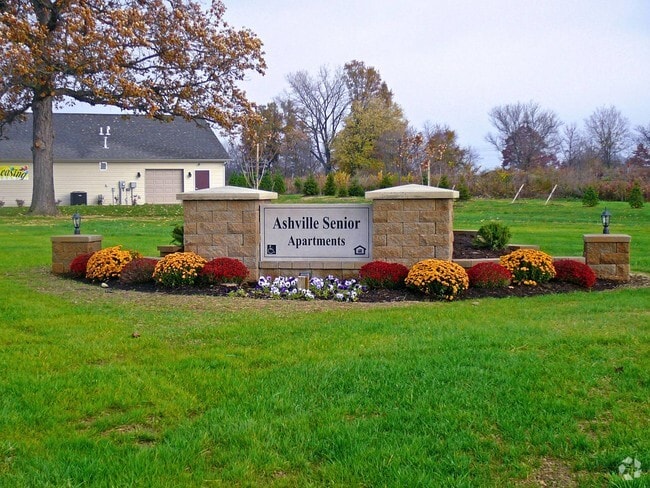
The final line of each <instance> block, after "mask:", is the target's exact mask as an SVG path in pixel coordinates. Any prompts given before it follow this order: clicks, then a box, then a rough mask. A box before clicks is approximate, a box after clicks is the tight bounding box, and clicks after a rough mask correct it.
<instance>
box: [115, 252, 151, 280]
mask: <svg viewBox="0 0 650 488" xmlns="http://www.w3.org/2000/svg"><path fill="white" fill-rule="evenodd" d="M156 263H158V260H157V259H153V258H135V259H134V260H133V261H131V262H129V263H127V264H126V265H125V266H124V268H122V272H121V273H120V282H122V283H127V284H133V283H148V282H149V281H153V271H154V269H155V268H156Z"/></svg>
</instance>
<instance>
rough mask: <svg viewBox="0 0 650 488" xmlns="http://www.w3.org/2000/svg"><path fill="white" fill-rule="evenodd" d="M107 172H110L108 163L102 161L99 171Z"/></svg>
mask: <svg viewBox="0 0 650 488" xmlns="http://www.w3.org/2000/svg"><path fill="white" fill-rule="evenodd" d="M107 170H108V163H107V162H106V161H100V162H99V171H107Z"/></svg>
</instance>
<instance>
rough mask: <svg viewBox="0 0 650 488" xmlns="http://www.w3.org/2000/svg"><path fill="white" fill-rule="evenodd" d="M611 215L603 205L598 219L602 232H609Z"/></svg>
mask: <svg viewBox="0 0 650 488" xmlns="http://www.w3.org/2000/svg"><path fill="white" fill-rule="evenodd" d="M611 216H612V214H611V213H609V211H608V210H607V207H605V210H603V213H601V214H600V220H602V222H603V234H609V218H610V217H611Z"/></svg>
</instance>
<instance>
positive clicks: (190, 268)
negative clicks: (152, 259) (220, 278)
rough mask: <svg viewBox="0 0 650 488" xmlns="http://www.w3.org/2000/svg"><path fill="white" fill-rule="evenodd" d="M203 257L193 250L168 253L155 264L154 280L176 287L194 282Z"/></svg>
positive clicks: (203, 260) (203, 263) (203, 264)
mask: <svg viewBox="0 0 650 488" xmlns="http://www.w3.org/2000/svg"><path fill="white" fill-rule="evenodd" d="M205 263H206V261H205V259H204V258H202V257H201V256H199V255H198V254H196V253H193V252H189V251H188V252H175V253H173V254H168V255H167V256H165V257H164V258H162V259H161V260H160V261H158V263H157V264H156V267H155V269H154V272H153V277H154V279H155V280H156V282H158V283H160V284H162V285H164V286H168V287H170V288H176V287H180V286H188V285H193V284H194V283H196V280H197V278H198V275H199V271H201V268H203V266H205Z"/></svg>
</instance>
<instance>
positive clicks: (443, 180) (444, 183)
mask: <svg viewBox="0 0 650 488" xmlns="http://www.w3.org/2000/svg"><path fill="white" fill-rule="evenodd" d="M438 188H451V184H450V183H449V178H447V175H442V176H441V177H440V179H439V180H438Z"/></svg>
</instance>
